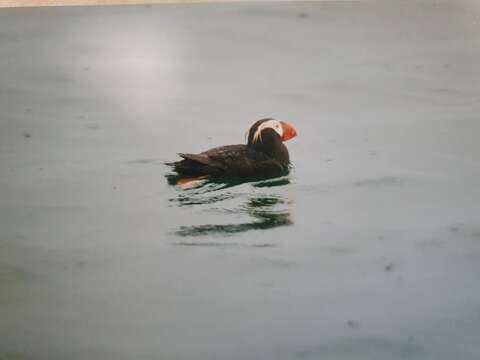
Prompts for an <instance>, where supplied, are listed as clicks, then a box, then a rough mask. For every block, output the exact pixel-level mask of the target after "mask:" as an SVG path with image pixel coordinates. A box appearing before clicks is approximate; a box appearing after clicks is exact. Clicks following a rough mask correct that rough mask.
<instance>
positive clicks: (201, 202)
mask: <svg viewBox="0 0 480 360" xmlns="http://www.w3.org/2000/svg"><path fill="white" fill-rule="evenodd" d="M171 181H172V182H173V184H175V183H176V180H175V179H173V180H172V179H171ZM245 183H248V184H245ZM241 184H244V187H242V188H241V189H231V188H233V187H235V186H237V185H241ZM289 184H290V179H289V178H288V176H282V177H278V178H268V179H265V178H255V179H252V178H251V179H248V180H247V181H245V180H241V179H235V178H233V179H232V178H230V179H222V180H212V181H206V182H204V183H202V184H201V185H200V186H198V187H195V188H193V189H187V190H183V191H182V190H179V193H178V195H177V196H176V197H175V198H171V199H170V203H171V204H172V206H178V207H185V206H188V207H198V208H200V209H201V211H204V212H212V211H214V212H215V213H217V214H218V215H219V216H218V219H219V221H222V224H211V223H209V224H203V225H183V226H180V227H178V229H177V230H175V231H174V234H175V235H177V236H180V237H200V236H222V237H225V236H232V235H234V234H238V233H243V232H246V231H252V230H268V229H273V228H277V227H282V226H289V225H292V224H293V221H292V219H291V212H290V205H291V202H290V201H288V200H287V199H286V198H285V196H283V195H280V194H278V192H275V193H274V192H272V191H268V190H269V189H270V188H276V187H278V186H285V185H289ZM245 186H246V187H247V189H245ZM248 187H253V188H260V189H265V191H261V192H259V190H253V189H251V188H250V189H248ZM232 190H236V191H232ZM239 200H240V202H241V204H240V205H238V202H239ZM218 203H222V207H221V208H219V207H218ZM231 203H234V205H231ZM238 215H247V216H248V217H249V218H250V219H251V220H250V221H246V222H240V223H230V222H229V221H225V220H226V219H227V220H228V219H230V218H231V217H232V216H235V217H237V216H238ZM225 222H226V223H225ZM216 243H217V242H215V244H216ZM176 244H177V245H191V246H200V244H199V243H191V242H179V243H176ZM202 245H203V244H202ZM271 245H272V244H269V246H271Z"/></svg>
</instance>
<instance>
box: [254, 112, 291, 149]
mask: <svg viewBox="0 0 480 360" xmlns="http://www.w3.org/2000/svg"><path fill="white" fill-rule="evenodd" d="M267 133H268V134H269V135H270V136H277V137H278V138H279V139H280V140H281V141H287V140H290V139H292V138H294V137H295V136H297V131H296V130H295V129H294V128H293V126H292V125H290V124H289V123H287V122H286V121H280V120H276V119H272V118H266V119H260V120H257V121H256V122H254V123H253V124H252V125H251V126H250V127H249V128H248V130H247V132H246V133H245V137H246V138H247V143H248V145H255V144H259V143H262V142H263V138H264V137H265V135H266V134H267Z"/></svg>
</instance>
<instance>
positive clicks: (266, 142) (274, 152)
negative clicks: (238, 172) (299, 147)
mask: <svg viewBox="0 0 480 360" xmlns="http://www.w3.org/2000/svg"><path fill="white" fill-rule="evenodd" d="M261 135H262V136H261V139H259V140H258V141H256V142H249V143H248V146H250V147H251V148H253V149H255V150H256V151H259V152H262V153H264V154H266V155H268V156H269V157H271V158H273V159H275V160H277V161H278V162H280V163H281V164H282V165H283V166H285V167H287V166H288V164H289V163H290V159H289V155H288V150H287V147H286V146H285V145H284V144H283V142H282V140H281V139H280V136H279V135H278V134H277V133H276V132H275V131H274V130H273V129H266V130H264V131H262V134H261Z"/></svg>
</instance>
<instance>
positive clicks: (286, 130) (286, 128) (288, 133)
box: [280, 121, 297, 141]
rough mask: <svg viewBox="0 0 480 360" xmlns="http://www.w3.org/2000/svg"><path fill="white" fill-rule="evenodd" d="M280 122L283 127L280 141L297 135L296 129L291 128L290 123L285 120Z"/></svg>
mask: <svg viewBox="0 0 480 360" xmlns="http://www.w3.org/2000/svg"><path fill="white" fill-rule="evenodd" d="M280 124H282V128H283V136H282V141H287V140H290V139H292V138H294V137H295V136H297V131H296V130H295V129H294V128H293V126H292V125H290V124H289V123H287V122H285V121H280Z"/></svg>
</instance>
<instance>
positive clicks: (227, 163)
mask: <svg viewBox="0 0 480 360" xmlns="http://www.w3.org/2000/svg"><path fill="white" fill-rule="evenodd" d="M200 155H206V156H208V158H209V159H210V160H211V161H213V162H214V163H215V164H221V167H222V169H223V172H224V173H225V174H226V175H231V176H277V175H279V174H281V173H282V172H283V170H284V169H283V167H282V165H281V164H280V163H279V162H278V161H276V160H275V159H272V158H270V157H269V156H267V155H266V154H264V153H262V152H259V151H256V150H254V149H252V148H250V147H248V146H246V145H228V146H221V147H218V148H213V149H210V150H208V151H205V152H203V153H202V154H200Z"/></svg>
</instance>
